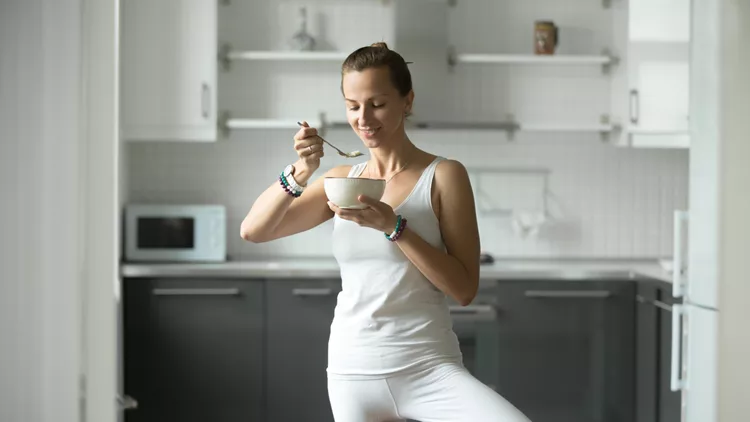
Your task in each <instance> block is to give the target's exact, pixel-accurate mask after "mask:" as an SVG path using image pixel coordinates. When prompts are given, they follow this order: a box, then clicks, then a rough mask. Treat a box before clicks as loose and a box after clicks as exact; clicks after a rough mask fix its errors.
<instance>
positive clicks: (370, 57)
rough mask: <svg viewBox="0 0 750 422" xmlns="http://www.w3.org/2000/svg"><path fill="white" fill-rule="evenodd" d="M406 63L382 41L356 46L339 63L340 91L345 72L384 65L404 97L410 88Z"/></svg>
mask: <svg viewBox="0 0 750 422" xmlns="http://www.w3.org/2000/svg"><path fill="white" fill-rule="evenodd" d="M407 64H408V63H407V62H405V61H404V58H403V57H401V55H400V54H398V53H396V52H395V51H393V50H390V49H389V48H388V46H387V45H386V43H384V42H376V43H374V44H371V45H369V46H366V47H361V48H358V49H357V50H355V51H354V52H353V53H351V54H349V57H347V58H346V60H344V63H343V64H342V65H341V79H342V92H343V79H344V74H345V73H347V72H351V71H356V72H361V71H363V70H365V69H371V68H375V67H383V66H385V67H387V68H388V73H389V74H390V76H391V83H392V84H393V86H394V87H396V89H397V90H398V92H399V93H400V94H401V96H402V97H405V96H406V95H407V94H409V92H410V91H411V90H412V84H411V73H410V72H409V67H408V66H407Z"/></svg>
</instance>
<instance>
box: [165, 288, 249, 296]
mask: <svg viewBox="0 0 750 422" xmlns="http://www.w3.org/2000/svg"><path fill="white" fill-rule="evenodd" d="M153 293H154V296H239V295H240V289H238V288H234V289H154V290H153Z"/></svg>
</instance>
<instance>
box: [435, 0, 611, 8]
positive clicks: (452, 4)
mask: <svg viewBox="0 0 750 422" xmlns="http://www.w3.org/2000/svg"><path fill="white" fill-rule="evenodd" d="M605 1H606V0H605ZM456 3H458V0H448V6H450V7H456Z"/></svg>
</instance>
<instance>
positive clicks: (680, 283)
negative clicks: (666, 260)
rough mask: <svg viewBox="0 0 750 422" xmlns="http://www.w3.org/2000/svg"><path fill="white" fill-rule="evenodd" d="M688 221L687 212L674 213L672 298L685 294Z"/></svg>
mask: <svg viewBox="0 0 750 422" xmlns="http://www.w3.org/2000/svg"><path fill="white" fill-rule="evenodd" d="M687 219H688V214H687V212H686V211H680V210H676V211H675V212H674V229H673V232H672V234H673V236H674V237H673V239H672V256H673V258H674V262H673V263H672V296H674V297H682V296H683V294H684V292H685V284H684V281H685V280H684V278H683V277H682V271H683V268H682V267H683V262H684V257H683V256H682V239H683V235H684V233H683V231H684V227H685V222H686V221H687Z"/></svg>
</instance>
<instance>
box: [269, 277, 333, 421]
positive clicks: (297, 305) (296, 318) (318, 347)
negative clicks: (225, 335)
mask: <svg viewBox="0 0 750 422" xmlns="http://www.w3.org/2000/svg"><path fill="white" fill-rule="evenodd" d="M339 291H341V282H340V281H339V280H330V281H314V280H300V281H294V280H269V281H267V282H266V295H267V296H266V297H267V301H266V304H267V305H268V314H267V317H268V320H267V321H268V332H267V336H266V356H267V368H268V374H269V376H268V378H267V382H266V394H267V397H268V399H267V407H268V418H267V420H269V421H309V422H330V421H332V420H333V415H332V413H331V406H330V402H329V400H328V383H327V375H326V368H327V366H328V337H329V335H330V328H331V321H332V320H333V312H334V308H335V307H336V296H337V294H338V292H339Z"/></svg>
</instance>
